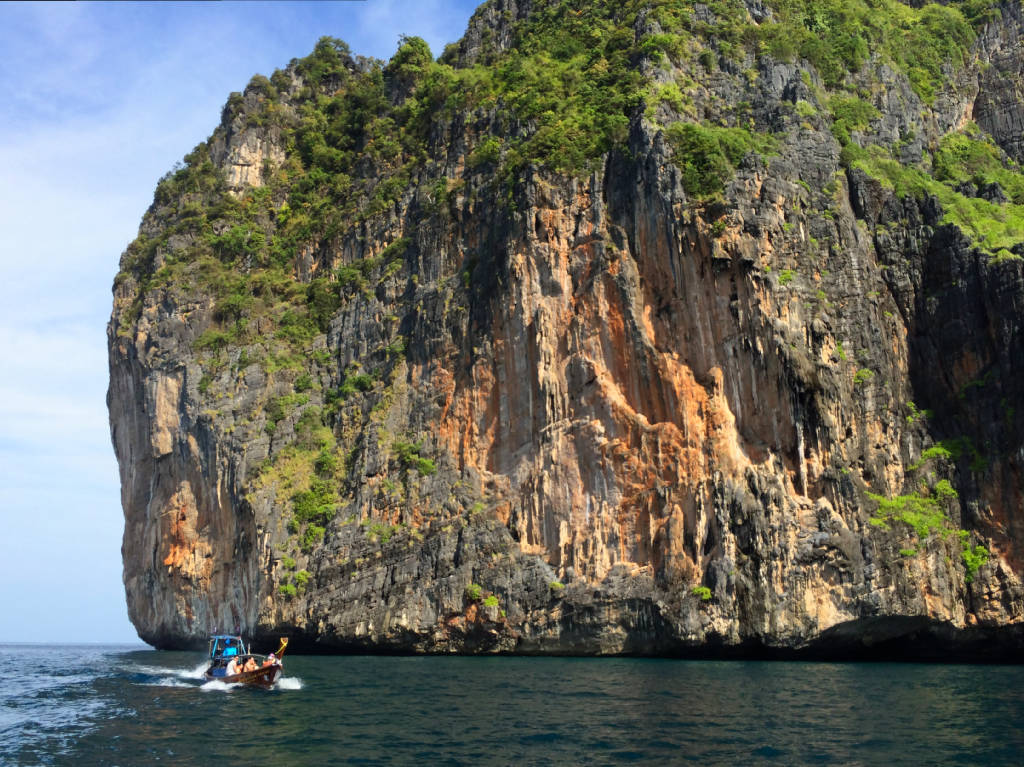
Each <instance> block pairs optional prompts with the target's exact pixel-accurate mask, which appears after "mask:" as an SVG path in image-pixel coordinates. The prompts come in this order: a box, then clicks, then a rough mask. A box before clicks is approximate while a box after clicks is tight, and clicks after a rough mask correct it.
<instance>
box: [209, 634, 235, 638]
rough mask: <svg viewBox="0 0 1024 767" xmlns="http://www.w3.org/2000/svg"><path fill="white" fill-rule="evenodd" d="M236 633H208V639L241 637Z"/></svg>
mask: <svg viewBox="0 0 1024 767" xmlns="http://www.w3.org/2000/svg"><path fill="white" fill-rule="evenodd" d="M241 638H242V637H240V636H239V635H238V634H210V639H241Z"/></svg>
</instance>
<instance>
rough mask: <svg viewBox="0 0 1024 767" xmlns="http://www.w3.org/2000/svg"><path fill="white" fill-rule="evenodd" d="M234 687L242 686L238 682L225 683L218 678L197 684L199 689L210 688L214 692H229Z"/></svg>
mask: <svg viewBox="0 0 1024 767" xmlns="http://www.w3.org/2000/svg"><path fill="white" fill-rule="evenodd" d="M236 687H242V685H240V684H237V683H235V684H227V683H225V682H222V681H220V680H219V679H211V680H210V681H209V682H206V683H205V684H202V685H200V686H199V689H200V690H212V691H214V692H231V691H232V690H233V689H235V688H236Z"/></svg>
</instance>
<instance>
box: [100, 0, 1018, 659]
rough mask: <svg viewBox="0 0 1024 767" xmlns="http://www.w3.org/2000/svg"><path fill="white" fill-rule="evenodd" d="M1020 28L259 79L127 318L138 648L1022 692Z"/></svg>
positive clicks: (116, 428) (128, 465) (115, 402)
mask: <svg viewBox="0 0 1024 767" xmlns="http://www.w3.org/2000/svg"><path fill="white" fill-rule="evenodd" d="M1022 28H1024V14H1022V12H1021V6H1020V4H1019V3H1016V2H1004V3H1002V4H996V3H989V2H982V1H979V0H973V1H972V2H963V3H958V2H950V3H947V4H944V5H938V4H924V5H923V6H922V5H921V4H919V3H915V4H913V5H912V6H911V5H901V4H899V3H897V2H895V1H894V0H891V1H890V0H886V1H885V2H880V3H872V4H871V6H870V7H869V6H868V5H865V4H864V3H860V2H855V1H854V0H849V2H843V3H840V2H838V1H837V0H835V1H832V2H825V3H801V2H795V1H794V0H787V1H785V2H782V1H780V2H772V1H770V0H765V2H760V0H746V1H745V2H738V1H737V2H734V1H731V0H721V1H720V2H712V3H706V4H705V3H691V2H680V3H663V2H656V1H648V2H632V1H627V2H625V3H606V2H582V0H581V1H579V2H576V1H575V0H569V1H567V2H556V1H555V0H550V1H548V0H535V1H533V2H531V0H489V1H488V2H487V3H485V4H484V5H483V6H481V8H480V9H479V10H478V11H477V13H476V15H475V16H474V17H473V19H472V20H471V22H470V27H469V29H468V30H467V33H466V35H465V37H464V38H463V40H462V41H461V42H460V43H459V44H457V45H453V46H450V47H449V49H448V50H446V51H445V53H444V55H443V56H442V57H441V58H440V59H438V60H434V59H433V57H432V55H431V53H430V52H429V50H428V49H427V48H426V46H425V44H424V43H423V42H422V41H420V40H418V39H415V38H412V39H405V40H403V41H402V44H401V46H400V47H399V50H398V52H397V53H396V54H395V57H394V58H393V59H392V60H391V61H390V62H388V63H386V64H385V63H383V62H378V61H374V60H368V59H362V58H359V57H353V56H352V55H351V54H350V52H349V49H348V47H347V46H346V45H345V44H343V43H341V42H340V41H336V40H330V39H325V40H322V41H321V42H320V44H318V46H317V49H316V50H315V51H314V53H313V54H312V55H311V56H309V57H307V58H305V59H301V60H296V61H293V62H292V63H291V65H290V66H289V67H288V68H287V69H285V70H281V71H278V72H275V73H274V75H273V77H271V78H269V79H268V78H264V77H257V78H254V80H253V81H252V83H251V84H250V85H249V87H248V88H247V89H246V91H245V93H244V94H233V95H232V97H231V99H229V101H228V104H227V106H226V107H225V110H224V114H223V119H222V122H221V125H220V127H218V128H217V130H216V131H215V133H214V135H213V136H212V137H211V138H210V139H209V141H207V142H205V143H204V144H202V145H200V146H199V147H197V148H196V150H195V151H194V152H192V153H191V154H190V155H188V156H187V157H186V158H185V164H184V165H183V166H182V167H180V168H178V169H176V170H175V171H172V172H171V173H169V174H168V175H167V176H166V177H165V178H164V179H163V180H162V181H161V183H160V185H159V186H158V188H157V192H156V195H155V199H154V203H153V206H152V207H151V208H150V210H149V211H148V212H147V214H146V216H145V218H144V220H143V222H142V226H141V229H140V234H139V237H138V239H137V240H136V241H135V242H134V243H132V245H131V246H129V248H128V250H127V251H126V252H125V254H124V257H123V258H122V266H121V272H120V273H119V275H118V277H117V279H116V280H115V286H114V310H113V314H112V317H111V321H110V325H109V331H108V335H109V345H110V373H111V382H110V391H109V395H108V404H109V408H110V417H111V433H112V438H113V443H114V448H115V452H116V454H117V458H118V461H119V465H120V471H121V481H122V503H123V506H124V513H125V537H124V546H123V554H124V580H125V588H126V592H127V597H128V606H129V614H130V616H131V619H132V620H133V622H134V623H135V625H136V627H137V628H138V631H139V634H140V636H141V637H142V638H143V639H145V640H146V641H147V642H150V643H152V644H155V645H157V646H159V647H181V646H186V645H190V644H195V643H196V642H197V641H199V640H201V639H202V638H203V637H204V636H205V635H206V634H207V632H208V631H209V630H211V629H212V628H213V627H214V626H221V627H230V626H235V625H237V626H239V627H240V628H241V630H242V631H244V632H245V633H246V634H248V635H252V636H254V637H256V638H261V637H269V636H271V635H276V634H281V633H287V634H289V635H291V636H292V637H293V644H294V646H297V647H299V648H303V647H305V648H306V649H324V650H331V649H336V650H357V649H358V650H377V651H414V652H493V651H498V652H523V653H549V652H550V653H622V652H635V653H666V654H669V653H730V652H737V653H740V652H771V651H779V652H798V653H799V652H804V653H808V654H810V653H834V654H839V655H854V654H858V653H862V652H874V653H879V654H894V655H895V654H900V653H931V654H933V655H935V656H938V657H952V656H953V655H961V656H964V657H978V654H979V653H987V654H988V656H987V657H993V656H992V653H997V652H1001V653H1012V652H1015V651H1016V650H1017V649H1019V648H1020V645H1021V638H1022V633H1021V631H1020V630H1019V629H1020V626H1021V620H1022V618H1024V585H1022V582H1021V574H1022V568H1024V547H1022V542H1024V508H1022V497H1021V491H1022V488H1024V485H1022V477H1021V472H1022V469H1024V430H1022V426H1024V370H1022V368H1024V348H1022V347H1024V335H1022V330H1024V326H1022V323H1024V319H1022V312H1021V307H1022V302H1024V260H1022V257H1024V175H1022V174H1021V173H1020V169H1019V167H1018V166H1017V164H1016V163H1017V162H1020V161H1024V154H1022V146H1024V143H1022V132H1024V85H1022V82H1024V76H1022V71H1024V50H1022V46H1021V44H1020V36H1021V32H1022Z"/></svg>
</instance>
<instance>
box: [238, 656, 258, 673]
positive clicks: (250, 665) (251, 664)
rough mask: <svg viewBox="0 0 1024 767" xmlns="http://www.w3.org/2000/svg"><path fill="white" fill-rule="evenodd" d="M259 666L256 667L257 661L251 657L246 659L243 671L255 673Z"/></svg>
mask: <svg viewBox="0 0 1024 767" xmlns="http://www.w3.org/2000/svg"><path fill="white" fill-rule="evenodd" d="M257 668H259V666H257V665H256V659H255V658H254V657H252V656H251V655H250V656H249V657H248V658H246V659H245V665H244V666H242V671H255V670H256V669H257Z"/></svg>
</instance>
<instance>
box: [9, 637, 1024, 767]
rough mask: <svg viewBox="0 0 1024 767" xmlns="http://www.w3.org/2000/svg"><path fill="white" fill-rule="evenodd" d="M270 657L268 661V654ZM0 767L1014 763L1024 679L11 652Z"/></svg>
mask: <svg viewBox="0 0 1024 767" xmlns="http://www.w3.org/2000/svg"><path fill="white" fill-rule="evenodd" d="M257 649H261V648H257ZM0 661H2V668H3V669H4V672H5V674H4V684H3V687H2V692H0V764H2V765H125V766H134V765H149V764H168V765H214V764H231V765H268V766H269V765H274V766H276V767H280V766H281V765H326V764H360V765H363V764H365V765H376V764H388V765H390V764H395V765H406V764H408V765H491V764H494V765H562V764H565V765H577V764H578V765H621V764H652V765H655V764H656V765H672V764H699V765H755V764H766V765H800V764H827V765H940V764H963V765H1019V764H1022V763H1024V667H1021V666H967V665H926V664H873V663H792V662H740V661H682V660H650V659H634V658H603V659H597V658H586V659H584V658H508V657H500V658H495V657H489V658H463V657H372V656H297V655H296V656H286V658H285V675H284V678H283V680H282V681H281V682H280V683H279V684H278V686H277V687H276V688H275V689H272V690H269V691H268V690H258V689H247V688H240V687H232V686H225V685H224V684H222V683H219V682H216V683H204V681H203V679H202V670H203V668H204V664H203V663H202V655H201V654H199V653H178V652H156V651H152V650H147V649H143V648H140V647H122V646H84V645H83V646H71V647H51V646H43V645H0Z"/></svg>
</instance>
